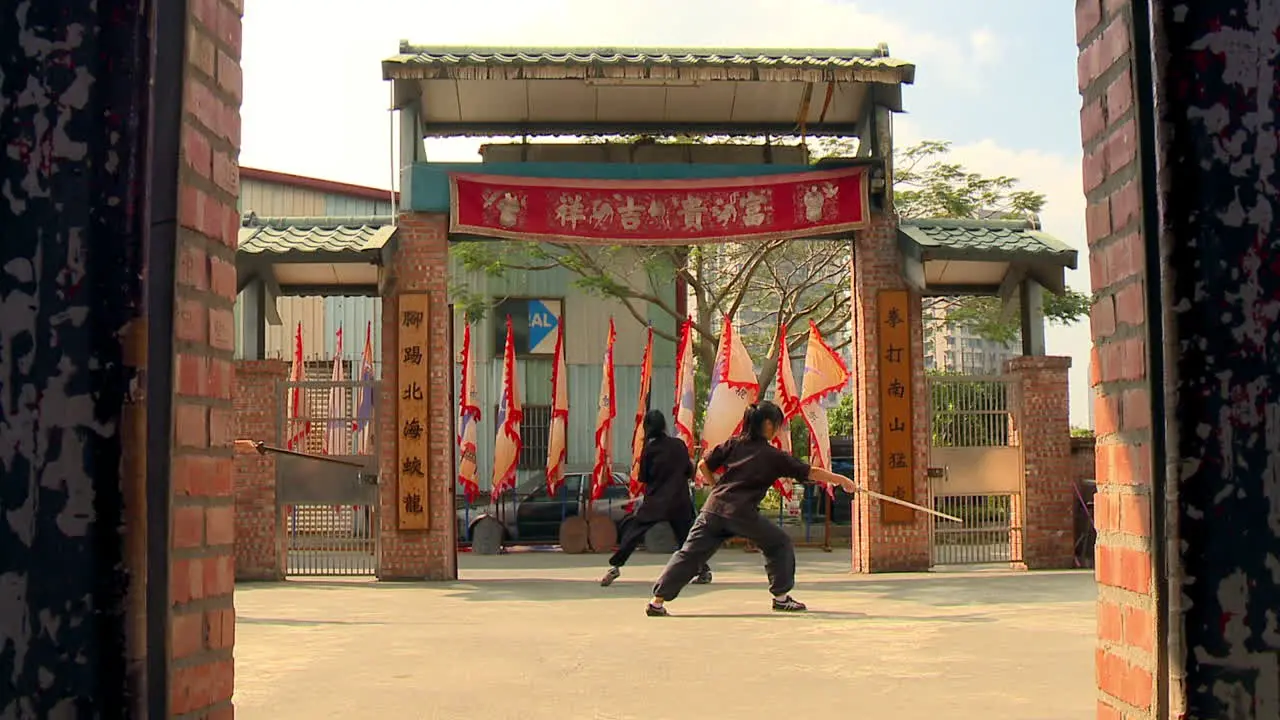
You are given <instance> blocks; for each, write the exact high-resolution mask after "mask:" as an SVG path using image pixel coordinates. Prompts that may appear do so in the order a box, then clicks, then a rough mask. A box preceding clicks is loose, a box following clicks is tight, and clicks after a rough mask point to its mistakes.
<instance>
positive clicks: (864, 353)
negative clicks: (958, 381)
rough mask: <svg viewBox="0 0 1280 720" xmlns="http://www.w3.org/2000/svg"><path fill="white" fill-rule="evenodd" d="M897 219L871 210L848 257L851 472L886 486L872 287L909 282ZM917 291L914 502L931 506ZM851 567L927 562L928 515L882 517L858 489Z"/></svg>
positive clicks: (912, 312) (903, 567) (917, 566)
mask: <svg viewBox="0 0 1280 720" xmlns="http://www.w3.org/2000/svg"><path fill="white" fill-rule="evenodd" d="M897 232H898V225H897V221H896V219H895V218H894V217H893V216H891V215H885V214H876V215H873V216H872V223H871V226H870V227H869V228H867V229H866V230H863V231H861V232H859V233H858V236H857V240H856V250H855V253H854V259H853V272H852V273H851V274H852V283H853V304H854V316H853V323H854V333H853V337H854V339H855V344H854V350H853V355H854V361H853V365H854V367H853V368H851V369H852V372H853V375H854V377H853V392H854V401H855V406H856V408H857V415H856V417H857V426H856V430H855V436H854V455H855V463H854V466H855V472H856V473H857V478H855V479H856V480H858V482H859V483H860V484H862V485H863V486H864V487H868V488H870V489H872V490H876V491H881V492H883V490H884V488H883V482H882V478H881V475H880V461H881V457H880V435H879V434H880V368H881V363H882V362H883V359H884V358H883V357H882V355H883V354H882V353H881V352H879V350H880V347H879V343H878V340H879V337H878V327H877V326H878V322H877V321H878V315H877V312H878V310H877V294H878V293H879V292H880V291H881V290H898V289H903V288H905V287H906V282H905V281H904V279H903V277H902V255H901V253H900V251H899V250H898V244H897ZM921 312H922V311H921V304H920V296H919V295H917V294H915V293H912V294H911V299H910V307H909V308H908V312H907V318H906V319H907V321H908V322H910V323H911V348H910V358H911V387H912V392H913V398H914V402H913V404H912V407H913V408H914V412H913V418H912V432H913V433H914V437H913V443H912V447H913V450H914V452H913V455H914V469H915V502H916V503H917V504H921V505H926V506H927V505H928V503H929V500H928V497H929V486H928V479H927V477H926V470H927V466H928V464H929V414H928V405H929V404H928V402H927V401H926V397H927V396H926V392H927V391H926V388H925V378H924V325H923V322H922V316H921ZM853 504H854V507H853V525H854V529H853V570H854V572H862V573H871V572H902V571H924V570H928V569H929V565H930V552H929V528H930V519H929V516H928V515H925V514H924V513H914V514H913V515H912V518H913V520H912V521H911V522H909V523H904V524H897V523H894V524H888V523H884V522H882V517H883V516H882V513H883V509H884V507H885V506H887V505H888V503H884V502H881V501H878V500H871V499H869V498H867V497H866V496H865V495H860V496H858V497H857V498H855V499H854V501H853Z"/></svg>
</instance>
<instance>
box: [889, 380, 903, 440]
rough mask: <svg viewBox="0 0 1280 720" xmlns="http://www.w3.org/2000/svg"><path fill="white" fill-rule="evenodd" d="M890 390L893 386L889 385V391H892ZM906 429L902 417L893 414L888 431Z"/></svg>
mask: <svg viewBox="0 0 1280 720" xmlns="http://www.w3.org/2000/svg"><path fill="white" fill-rule="evenodd" d="M895 382H896V381H895ZM899 384H901V383H899ZM892 390H893V387H892V386H890V392H892ZM906 429H907V425H906V423H904V422H902V418H900V417H896V416H895V417H894V418H893V420H892V421H891V422H890V423H889V432H903V431H905V430H906Z"/></svg>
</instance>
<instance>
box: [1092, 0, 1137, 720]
mask: <svg viewBox="0 0 1280 720" xmlns="http://www.w3.org/2000/svg"><path fill="white" fill-rule="evenodd" d="M1076 34H1077V39H1078V41H1079V44H1080V62H1079V72H1080V92H1081V94H1082V95H1083V97H1084V104H1083V109H1082V110H1081V113H1080V126H1081V141H1082V143H1083V145H1084V191H1085V195H1086V198H1087V200H1088V204H1087V210H1086V216H1085V217H1086V223H1087V228H1088V236H1089V266H1090V270H1091V275H1092V278H1093V290H1094V292H1095V293H1096V296H1097V301H1096V302H1095V304H1094V307H1093V312H1092V325H1093V338H1094V349H1093V377H1092V378H1091V379H1090V382H1091V383H1092V385H1093V387H1094V388H1095V390H1096V392H1097V395H1096V396H1095V401H1094V410H1095V423H1096V428H1095V430H1096V432H1097V447H1096V454H1097V461H1096V462H1097V474H1096V478H1097V481H1098V494H1097V495H1096V496H1095V499H1094V502H1095V503H1096V507H1097V512H1096V514H1095V523H1096V526H1097V529H1098V540H1097V552H1096V558H1097V578H1098V651H1097V670H1098V672H1097V677H1098V687H1099V689H1100V690H1101V696H1100V700H1099V702H1098V717H1099V718H1100V719H1101V718H1117V719H1118V718H1121V717H1124V718H1125V719H1126V720H1138V719H1139V718H1152V717H1154V715H1155V712H1154V704H1153V695H1154V692H1155V681H1154V679H1153V676H1154V673H1155V670H1156V667H1157V664H1156V657H1155V652H1154V636H1155V632H1156V622H1155V615H1154V610H1155V595H1154V585H1153V575H1152V558H1151V547H1152V538H1151V530H1150V514H1151V508H1152V498H1151V449H1150V447H1149V443H1150V440H1151V411H1150V407H1151V404H1150V399H1149V398H1150V392H1151V388H1150V382H1149V381H1148V379H1147V371H1146V337H1147V330H1146V317H1145V313H1144V299H1143V296H1144V290H1143V285H1144V282H1145V277H1144V271H1143V237H1142V227H1141V217H1140V216H1141V197H1140V192H1139V185H1138V183H1139V174H1138V173H1139V169H1138V165H1137V162H1136V148H1137V135H1136V130H1135V128H1136V119H1135V113H1134V91H1135V87H1134V81H1133V57H1132V50H1131V37H1132V23H1131V16H1130V10H1129V4H1128V3H1123V2H1117V0H1077V2H1076Z"/></svg>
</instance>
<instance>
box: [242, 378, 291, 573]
mask: <svg viewBox="0 0 1280 720" xmlns="http://www.w3.org/2000/svg"><path fill="white" fill-rule="evenodd" d="M288 376H289V363H287V362H285V361H283V360H239V361H237V362H236V395H235V409H236V433H235V437H236V439H238V440H261V441H264V442H266V443H267V444H269V445H278V444H280V427H279V426H280V415H281V410H282V408H281V404H282V403H283V402H284V396H283V394H282V393H281V391H280V387H281V386H280V383H282V382H283V381H284V380H285V379H286V378H287V377H288ZM235 500H236V522H235V530H236V545H235V547H236V580H237V581H239V580H283V579H284V556H283V554H282V550H281V547H280V542H281V535H280V524H279V518H280V511H279V509H278V508H277V506H276V459H275V455H273V454H271V453H267V454H265V455H264V454H260V453H258V452H256V451H254V450H251V449H244V448H236V461H235Z"/></svg>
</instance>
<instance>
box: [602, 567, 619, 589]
mask: <svg viewBox="0 0 1280 720" xmlns="http://www.w3.org/2000/svg"><path fill="white" fill-rule="evenodd" d="M620 575H622V571H621V570H619V569H618V568H616V567H611V568H609V572H607V573H605V574H604V577H602V578H600V587H609V586H610V585H612V584H613V581H614V580H617V579H618V576H620Z"/></svg>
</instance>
